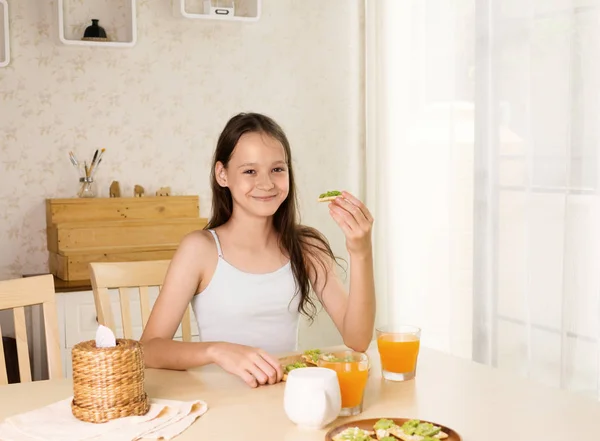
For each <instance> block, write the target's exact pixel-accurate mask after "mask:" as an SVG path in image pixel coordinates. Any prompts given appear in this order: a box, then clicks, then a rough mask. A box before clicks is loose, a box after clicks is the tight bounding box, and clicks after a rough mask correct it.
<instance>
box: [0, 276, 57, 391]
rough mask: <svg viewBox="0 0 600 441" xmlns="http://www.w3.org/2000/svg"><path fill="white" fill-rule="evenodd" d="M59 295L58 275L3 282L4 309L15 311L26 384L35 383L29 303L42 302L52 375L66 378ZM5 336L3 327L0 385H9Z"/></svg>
mask: <svg viewBox="0 0 600 441" xmlns="http://www.w3.org/2000/svg"><path fill="white" fill-rule="evenodd" d="M55 296H56V293H55V292H54V278H53V276H52V275H51V274H47V275H43V276H33V277H26V278H22V279H13V280H4V281H0V310H8V309H12V310H13V317H14V321H15V340H16V343H17V344H16V346H17V359H18V361H19V376H20V380H21V382H22V383H26V382H31V365H30V363H29V345H28V344H27V326H26V323H25V306H33V305H42V309H43V313H44V331H45V334H46V353H47V356H48V376H49V377H50V379H55V378H63V370H62V361H61V355H60V340H59V334H58V322H57V319H56V303H55ZM1 337H2V329H1V328H0V385H1V384H8V378H7V375H6V366H5V360H4V346H3V344H2V338H1Z"/></svg>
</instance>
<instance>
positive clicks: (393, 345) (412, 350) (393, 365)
mask: <svg viewBox="0 0 600 441" xmlns="http://www.w3.org/2000/svg"><path fill="white" fill-rule="evenodd" d="M375 331H376V333H377V349H378V350H379V357H380V359H381V375H382V376H383V378H385V379H386V380H392V381H405V380H411V379H412V378H414V377H415V373H416V371H417V358H418V356H419V347H420V343H421V329H420V328H417V327H415V326H404V325H399V326H383V327H381V328H377V329H376V330H375Z"/></svg>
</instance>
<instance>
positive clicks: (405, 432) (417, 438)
mask: <svg viewBox="0 0 600 441" xmlns="http://www.w3.org/2000/svg"><path fill="white" fill-rule="evenodd" d="M373 429H375V436H376V437H377V439H378V440H379V441H389V439H388V438H390V435H393V436H394V437H395V438H396V439H400V440H402V441H438V440H440V439H445V438H448V434H447V433H444V432H443V431H442V428H441V427H438V426H435V425H433V424H431V423H424V422H421V421H420V420H408V421H406V422H405V423H404V424H402V425H401V426H398V425H397V424H396V423H395V422H394V421H393V420H388V419H381V420H379V421H377V422H376V423H375V425H374V426H373ZM395 438H393V437H392V438H391V439H392V440H394V439H395Z"/></svg>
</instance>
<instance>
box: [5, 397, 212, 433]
mask: <svg viewBox="0 0 600 441" xmlns="http://www.w3.org/2000/svg"><path fill="white" fill-rule="evenodd" d="M71 400H72V398H69V399H66V400H62V401H59V402H56V403H54V404H50V405H49V406H46V407H43V408H41V409H36V410H32V411H30V412H26V413H22V414H20V415H15V416H13V417H9V418H7V419H6V420H5V421H4V422H2V423H0V440H2V441H41V440H44V441H83V440H86V441H88V440H89V441H109V440H110V441H135V440H142V439H147V440H170V439H172V438H174V437H176V436H177V435H179V434H180V433H181V432H183V431H184V430H185V429H187V428H188V427H189V426H190V425H191V424H192V423H193V422H194V421H196V419H197V418H199V417H200V416H202V415H203V414H204V413H206V411H207V410H208V406H207V404H206V403H205V402H204V401H200V400H196V401H172V400H159V399H151V400H150V410H149V411H148V413H147V414H146V415H142V416H131V417H126V418H118V419H115V420H111V421H108V422H106V423H101V424H94V423H86V422H83V421H80V420H78V419H77V418H75V417H74V416H73V414H72V412H71Z"/></svg>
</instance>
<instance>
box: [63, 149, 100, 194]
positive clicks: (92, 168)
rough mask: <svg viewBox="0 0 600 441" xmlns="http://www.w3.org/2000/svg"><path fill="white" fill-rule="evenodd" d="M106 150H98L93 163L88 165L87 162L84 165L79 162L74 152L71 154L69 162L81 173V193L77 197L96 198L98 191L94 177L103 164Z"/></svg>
mask: <svg viewBox="0 0 600 441" xmlns="http://www.w3.org/2000/svg"><path fill="white" fill-rule="evenodd" d="M105 150H106V149H101V150H96V151H95V152H94V156H93V157H92V160H91V162H90V163H89V165H88V162H87V161H84V162H83V166H82V164H81V163H80V162H79V161H78V160H77V158H76V157H75V155H74V154H73V152H69V160H70V161H71V164H73V167H75V168H76V169H77V172H78V173H79V191H78V192H77V196H78V197H80V198H93V197H96V189H95V185H94V177H95V176H96V172H97V170H98V167H99V166H100V163H101V162H102V156H103V155H104V152H105Z"/></svg>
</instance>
